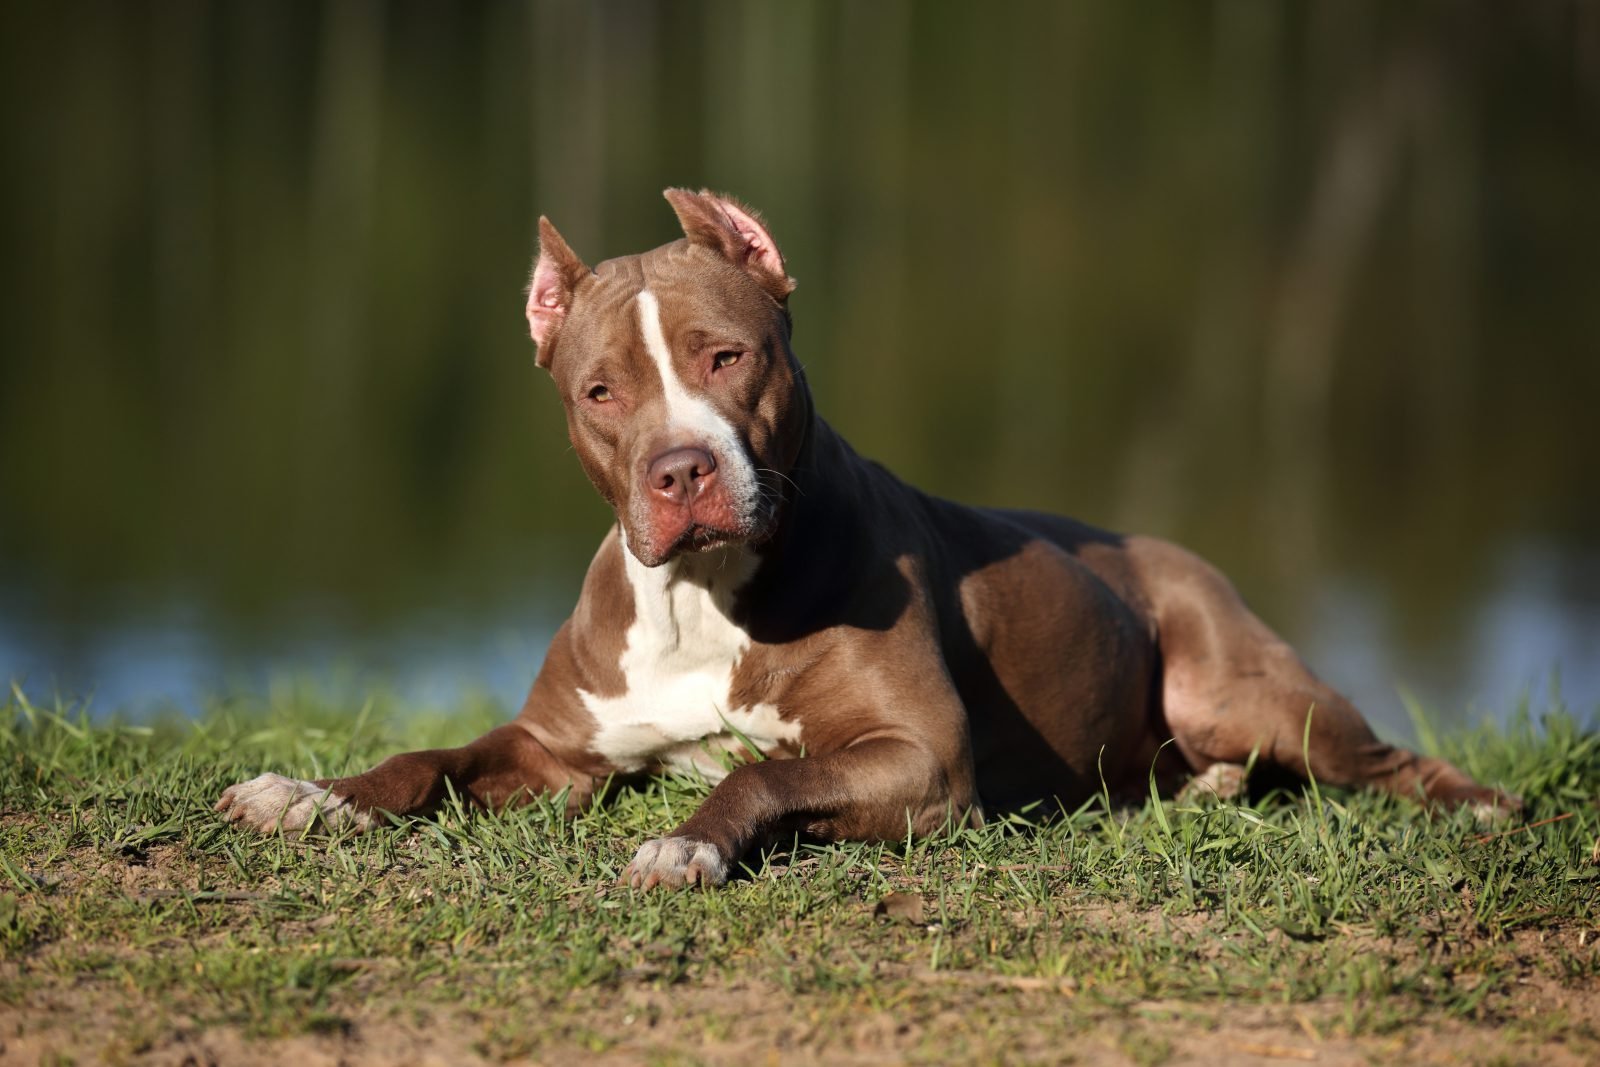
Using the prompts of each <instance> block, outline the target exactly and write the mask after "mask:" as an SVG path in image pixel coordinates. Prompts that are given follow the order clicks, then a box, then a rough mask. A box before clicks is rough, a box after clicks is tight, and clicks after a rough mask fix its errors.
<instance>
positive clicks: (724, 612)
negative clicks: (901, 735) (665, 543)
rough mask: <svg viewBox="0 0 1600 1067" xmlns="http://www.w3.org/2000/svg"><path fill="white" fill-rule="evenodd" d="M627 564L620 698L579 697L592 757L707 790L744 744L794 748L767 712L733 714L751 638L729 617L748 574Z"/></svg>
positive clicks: (704, 566)
mask: <svg viewBox="0 0 1600 1067" xmlns="http://www.w3.org/2000/svg"><path fill="white" fill-rule="evenodd" d="M628 562H629V564H630V566H629V568H628V571H629V579H630V581H631V582H632V584H633V593H634V619H633V622H632V624H631V625H630V626H629V627H628V631H627V634H626V643H625V645H624V648H623V652H622V656H621V659H620V661H619V663H618V666H619V668H620V670H621V673H622V677H623V683H624V690H623V692H622V693H621V694H619V695H615V696H601V695H598V694H596V693H591V692H588V691H585V690H579V695H580V696H581V697H582V699H583V703H584V706H585V707H586V708H588V710H589V712H590V714H592V715H593V716H594V719H595V733H594V738H593V740H592V741H591V742H590V744H591V747H593V748H594V750H595V751H596V752H597V753H598V754H599V755H600V756H602V757H603V758H604V759H606V760H607V761H608V762H610V763H612V764H614V765H615V766H617V767H618V768H620V769H621V770H624V771H627V772H634V771H640V770H644V769H646V768H649V767H651V766H661V767H666V768H668V769H673V770H689V769H691V768H694V769H698V770H699V771H700V772H701V773H703V774H705V775H706V776H707V777H709V778H712V779H713V780H715V779H718V778H721V777H722V775H723V774H725V773H726V766H725V765H726V763H727V759H726V757H725V756H724V755H723V754H724V753H744V752H746V749H747V744H746V742H748V743H749V745H752V746H754V747H755V748H757V749H758V750H760V751H762V752H763V753H770V752H772V751H773V750H775V749H777V748H778V747H779V746H780V745H782V744H784V743H786V742H787V743H794V742H796V741H798V739H799V736H800V724H799V723H797V722H788V721H785V720H784V719H783V718H782V717H781V716H780V715H779V714H778V709H777V707H776V706H775V705H771V704H763V703H756V704H750V705H742V706H734V705H733V701H732V689H733V682H734V677H735V673H736V672H737V670H738V668H739V663H740V660H741V659H743V657H744V654H745V652H746V650H748V649H749V647H750V636H749V634H747V633H746V632H745V631H744V630H743V629H742V628H741V627H740V626H739V625H738V624H737V623H735V622H734V621H733V620H732V618H731V617H730V612H731V606H732V600H733V595H734V593H735V592H737V589H738V586H739V585H740V584H742V583H743V581H744V580H745V579H746V578H747V577H748V573H749V569H750V568H751V567H753V564H749V563H746V562H745V560H744V557H732V558H730V559H728V560H726V561H718V560H715V559H713V560H701V559H696V560H695V561H694V563H695V564H698V566H697V567H696V568H695V570H692V571H691V570H690V569H689V565H685V564H684V562H683V561H678V565H676V566H675V565H674V564H672V563H669V564H667V565H664V566H662V567H656V568H650V569H646V568H643V567H640V566H637V565H634V564H633V561H632V559H631V557H630V558H629V560H628ZM717 562H721V563H722V564H723V565H722V566H716V567H713V566H711V564H713V563H717Z"/></svg>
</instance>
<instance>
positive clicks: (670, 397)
mask: <svg viewBox="0 0 1600 1067" xmlns="http://www.w3.org/2000/svg"><path fill="white" fill-rule="evenodd" d="M638 303H639V329H640V331H641V332H642V333H643V334H644V346H645V349H646V350H647V351H649V353H650V358H652V359H653V360H655V363H656V370H657V371H659V372H660V374H661V388H662V390H663V392H664V393H665V395H666V400H667V430H668V433H669V434H670V433H671V431H673V430H677V431H680V432H684V433H687V434H689V435H692V436H694V437H697V438H699V440H697V441H695V442H694V443H695V444H697V445H700V446H702V447H707V448H709V449H710V451H711V453H712V455H713V456H715V458H716V461H717V474H718V476H719V477H720V478H721V479H722V483H723V486H724V489H725V491H726V492H727V494H728V501H729V503H731V504H732V505H733V506H734V508H736V509H738V510H739V511H741V512H745V513H748V512H749V511H750V509H751V507H752V506H753V505H754V503H755V499H754V498H755V495H756V487H757V482H756V472H755V470H754V468H753V467H752V466H751V463H750V460H749V458H748V457H747V456H746V455H745V451H744V446H743V445H742V444H740V442H739V435H738V434H737V433H735V432H734V429H733V425H732V424H731V423H729V422H728V420H727V419H725V418H723V417H722V414H721V413H720V412H719V411H717V409H716V408H714V407H712V406H711V404H710V403H708V402H707V401H706V399H705V397H703V396H697V395H695V394H694V393H692V392H690V391H689V390H688V389H686V388H685V387H684V384H683V380H682V379H680V378H679V377H678V370H677V368H676V367H674V366H673V364H672V349H671V348H669V347H668V346H667V337H666V334H664V333H663V332H662V330H661V306H660V305H659V304H658V303H657V302H656V296H655V294H654V293H652V292H651V291H650V290H648V289H644V290H641V291H640V293H639V298H638Z"/></svg>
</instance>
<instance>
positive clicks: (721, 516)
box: [628, 490, 778, 567]
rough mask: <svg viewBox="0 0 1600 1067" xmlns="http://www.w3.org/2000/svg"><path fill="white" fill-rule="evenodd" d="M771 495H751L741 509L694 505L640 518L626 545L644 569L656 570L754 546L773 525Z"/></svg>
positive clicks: (773, 498) (722, 502)
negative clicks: (670, 563)
mask: <svg viewBox="0 0 1600 1067" xmlns="http://www.w3.org/2000/svg"><path fill="white" fill-rule="evenodd" d="M777 511H778V497H777V494H776V493H775V492H769V491H765V490H763V491H760V492H757V493H755V494H752V499H751V500H750V501H749V503H748V504H747V505H745V506H729V504H728V502H727V501H725V500H721V499H718V500H715V501H696V502H695V503H694V504H692V505H690V506H686V507H684V508H682V509H678V510H675V511H673V512H670V513H665V514H664V513H661V512H656V513H654V514H651V515H648V516H640V517H641V518H643V519H644V520H645V521H643V522H640V523H638V524H637V526H636V529H637V531H638V533H637V535H636V536H635V535H630V536H629V538H628V543H629V545H630V547H631V548H633V549H634V554H635V555H636V556H637V557H638V558H639V561H640V562H641V563H643V564H644V565H645V566H647V567H655V566H659V565H660V564H662V563H665V562H667V561H668V560H670V559H673V558H675V557H677V556H683V555H692V554H695V553H700V552H708V551H710V550H712V549H718V548H725V547H727V546H729V545H756V544H760V543H761V542H763V541H765V540H766V539H767V538H768V537H770V536H771V535H772V532H773V530H774V528H775V527H776V525H777Z"/></svg>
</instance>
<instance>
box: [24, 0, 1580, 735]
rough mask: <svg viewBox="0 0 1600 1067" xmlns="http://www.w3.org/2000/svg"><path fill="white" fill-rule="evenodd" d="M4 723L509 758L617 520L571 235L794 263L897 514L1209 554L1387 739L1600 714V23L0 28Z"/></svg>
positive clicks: (1019, 12)
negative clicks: (593, 463) (260, 690)
mask: <svg viewBox="0 0 1600 1067" xmlns="http://www.w3.org/2000/svg"><path fill="white" fill-rule="evenodd" d="M0 86H3V93H0V114H3V120H0V121H3V134H4V136H3V137H0V151H3V152H4V154H5V158H4V166H3V168H0V190H3V193H0V226H3V235H4V242H5V249H6V255H5V257H4V263H3V266H0V269H3V270H4V272H5V273H4V279H3V285H0V301H3V315H0V338H3V340H0V344H3V353H4V355H3V362H0V678H11V679H15V680H16V681H18V682H19V683H20V684H21V685H22V686H23V687H24V689H25V690H26V691H27V692H29V693H31V694H33V695H34V696H35V697H36V698H39V699H49V698H50V697H51V695H52V694H55V693H57V692H59V693H63V694H66V695H69V696H79V697H81V696H84V695H88V694H93V695H94V707H95V708H97V709H99V710H100V711H102V712H105V711H110V710H114V709H120V710H122V711H124V712H127V713H130V714H142V713H146V712H148V711H149V710H151V709H153V708H157V707H161V706H168V705H172V704H176V705H177V706H178V707H180V708H182V709H185V710H191V711H192V710H194V709H196V708H198V707H199V706H200V705H201V703H202V702H203V700H204V699H205V696H206V694H208V693H216V692H223V691H235V692H237V691H239V689H240V688H241V687H243V688H246V689H248V688H249V687H252V686H262V685H265V684H267V680H268V679H270V678H273V677H281V676H283V675H285V674H299V675H301V676H309V677H313V678H322V679H325V680H329V681H330V684H335V685H340V686H345V687H347V688H348V690H349V691H350V692H351V693H352V694H359V693H360V692H361V691H362V690H363V688H364V687H370V686H385V687H388V688H390V689H391V690H393V691H395V692H398V693H400V694H402V695H404V696H406V697H407V698H409V699H412V700H417V701H423V702H428V703H431V704H433V705H437V706H438V707H439V708H441V709H445V708H448V707H449V706H450V704H451V703H452V702H455V701H457V700H460V699H462V698H463V697H464V695H465V694H467V693H470V692H487V693H489V694H490V695H492V696H494V697H496V698H498V699H500V700H502V701H504V702H505V703H506V704H508V705H513V706H514V705H515V704H516V703H517V702H518V701H520V699H521V696H522V694H523V693H524V692H525V689H526V686H527V684H528V682H529V681H530V680H531V678H532V676H533V674H534V671H535V670H536V668H537V666H538V664H539V660H540V657H541V655H542V652H543V648H544V645H545V642H546V641H547V639H548V636H549V634H550V633H551V632H552V630H553V628H554V627H555V625H557V624H558V623H559V621H560V620H561V618H562V617H563V616H564V614H565V613H566V611H567V610H568V609H569V608H570V605H571V603H572V601H573V599H574V597H575V595H576V591H577V588H578V584H579V581H580V578H581V575H582V572H583V568H584V566H585V564H586V562H587V560H588V558H589V556H590V554H591V553H592V551H593V548H594V546H595V544H596V543H597V541H598V539H599V537H600V536H601V534H602V532H603V531H604V529H605V527H606V525H607V524H608V521H609V516H608V513H607V511H606V510H605V508H604V506H603V505H602V504H601V503H600V501H599V500H598V498H596V497H595V495H594V494H593V492H592V490H591V489H590V488H589V487H588V485H587V483H586V482H585V481H584V480H583V477H582V474H581V472H580V471H579V469H578V465H577V463H576V462H575V461H574V459H573V457H572V456H571V455H570V453H569V450H568V446H567V444H566V439H565V427H564V424H563V421H562V418H561V415H560V409H559V405H558V403H557V401H556V398H555V396H554V393H553V390H552V389H551V388H550V387H549V385H548V383H547V382H546V380H545V378H544V375H543V374H542V372H539V371H537V370H536V369H535V367H534V365H533V358H532V357H533V351H532V346H531V345H530V343H529V342H528V340H527V337H526V334H525V332H524V325H523V320H522V314H521V306H522V293H521V291H520V289H521V286H522V285H523V283H524V281H525V279H526V276H527V271H528V266H529V263H530V258H531V255H532V252H533V246H534V221H535V219H536V218H537V215H538V214H539V213H540V212H543V213H546V214H548V215H550V216H551V217H552V219H554V220H555V222H556V224H557V225H558V226H559V227H560V228H561V229H562V232H563V233H564V234H565V235H566V237H567V238H568V240H569V241H570V242H571V243H572V245H573V246H574V247H575V248H576V249H577V250H578V251H579V252H580V254H582V255H583V256H585V257H586V258H587V259H588V260H589V261H590V262H597V261H599V260H600V259H603V258H606V257H608V256H611V255H617V254H622V253H626V252H631V251H637V250H642V249H643V248H646V247H650V246H653V245H655V244H658V243H661V242H663V241H666V240H670V239H672V238H673V237H675V236H676V230H675V224H674V221H673V218H672V215H671V212H670V211H669V209H668V208H667V205H666V204H665V203H664V202H663V201H662V200H661V199H660V195H659V193H660V190H661V188H662V187H664V186H666V185H669V184H684V185H691V186H710V187H713V188H716V189H720V190H727V191H732V192H734V193H736V194H737V195H739V196H741V197H742V198H744V199H746V200H748V201H750V202H752V203H754V204H755V205H757V206H758V207H760V208H761V209H762V210H763V211H765V212H766V214H767V216H768V219H769V221H770V222H771V223H772V225H773V227H774V229H775V232H776V233H777V236H778V239H779V241H780V243H781V244H782V245H783V247H784V249H785V251H786V253H787V256H788V258H789V262H790V267H791V271H792V273H793V274H794V275H795V276H796V277H797V278H798V279H799V281H800V288H799V290H798V292H797V293H796V295H795V297H794V303H793V307H794V310H795V314H796V318H797V323H798V326H797V332H796V337H795V344H796V348H797V350H798V351H799V353H800V354H801V357H802V359H803V360H804V361H805V363H806V366H807V368H808V371H809V374H810V377H811V381H812V384H813V387H814V389H815V391H816V393H817V395H818V397H819V402H820V405H821V409H822V411H823V412H824V413H825V414H826V415H827V416H828V417H829V418H830V419H831V421H833V423H834V424H835V425H836V426H837V427H839V428H840V429H841V430H842V431H843V432H844V433H845V434H846V435H847V436H848V437H849V438H851V440H852V441H853V442H854V443H855V444H856V446H857V447H858V448H859V449H861V450H862V451H864V452H865V453H867V454H869V455H872V456H874V457H877V458H880V459H882V460H884V461H886V462H887V463H888V464H890V465H891V466H892V467H893V468H895V469H896V470H897V471H898V472H900V473H901V474H902V475H904V476H905V477H907V478H909V479H910V480H912V481H914V482H916V483H917V484H919V485H921V486H923V487H925V488H928V489H930V490H933V491H936V492H938V493H941V494H943V495H948V496H953V497H957V498H961V499H965V500H969V501H974V502H984V503H993V504H1016V505H1029V506H1036V507H1041V508H1048V509H1053V510H1059V511H1066V512H1070V513H1072V514H1075V515H1077V516H1079V517H1082V518H1085V519H1088V520H1090V521H1094V522H1098V523H1101V524H1106V525H1110V526H1113V527H1116V528H1120V529H1129V530H1139V531H1145V532H1152V533H1158V534H1162V535H1165V536H1168V537H1172V538H1176V539H1178V540H1181V541H1183V542H1185V543H1187V544H1189V545H1191V546H1192V547H1194V548H1196V549H1198V550H1199V551H1201V552H1202V553H1204V554H1205V555H1207V556H1209V557H1210V558H1211V559H1213V560H1214V561H1215V562H1217V563H1218V564H1220V565H1221V566H1222V567H1223V568H1224V569H1225V570H1227V571H1228V572H1229V573H1230V574H1231V575H1232V576H1233V577H1234V578H1235V580H1236V581H1237V583H1238V584H1239V586H1240V587H1241V589H1242V590H1243V591H1244V593H1245V595H1246V597H1247V598H1248V599H1249V600H1250V601H1251V602H1252V603H1253V604H1254V606H1255V607H1256V608H1257V609H1258V610H1259V611H1260V613H1261V614H1262V615H1264V616H1265V617H1266V618H1267V619H1268V620H1269V621H1270V622H1271V623H1272V624H1273V625H1275V626H1276V627H1278V628H1279V629H1280V630H1281V631H1282V632H1284V633H1285V634H1286V635H1287V636H1289V637H1290V638H1291V639H1292V640H1294V641H1295V642H1296V643H1297V644H1298V645H1299V646H1300V647H1301V648H1302V649H1303V650H1304V651H1305V652H1306V654H1307V656H1308V658H1309V659H1310V660H1311V661H1312V663H1313V665H1314V666H1316V667H1317V668H1318V669H1319V670H1320V672H1321V673H1322V674H1324V675H1325V676H1326V677H1328V678H1329V679H1330V680H1332V681H1333V682H1335V683H1336V684H1338V685H1340V686H1342V687H1343V688H1345V689H1346V690H1347V691H1350V692H1351V693H1352V694H1353V695H1355V696H1356V697H1357V698H1358V700H1359V701H1361V702H1362V703H1363V704H1364V705H1365V707H1366V708H1367V710H1368V711H1369V713H1370V714H1371V716H1372V717H1373V718H1374V719H1375V720H1376V721H1378V722H1379V723H1380V724H1382V725H1383V726H1384V728H1385V729H1386V730H1387V732H1389V733H1391V734H1399V735H1402V736H1403V735H1405V734H1406V733H1408V732H1409V726H1408V725H1407V723H1406V718H1405V713H1404V711H1403V710H1402V704H1401V700H1400V697H1399V692H1400V690H1401V688H1402V687H1404V688H1405V689H1406V690H1408V691H1409V692H1411V693H1413V694H1415V695H1416V696H1417V697H1418V698H1419V699H1420V700H1421V701H1422V702H1423V703H1424V704H1426V705H1427V706H1428V707H1429V708H1431V709H1433V710H1434V712H1435V713H1436V714H1437V715H1438V716H1439V717H1441V718H1442V719H1443V720H1445V721H1446V722H1447V723H1449V722H1464V721H1468V720H1471V719H1473V718H1476V717H1479V716H1483V715H1496V714H1505V713H1507V712H1508V711H1509V709H1511V708H1512V707H1514V706H1515V704H1516V702H1517V699H1518V697H1519V694H1524V693H1528V692H1531V693H1533V694H1534V702H1535V706H1536V707H1539V706H1542V705H1543V703H1544V702H1545V700H1546V698H1547V694H1548V689H1549V686H1550V685H1551V680H1552V677H1553V673H1554V672H1557V671H1558V672H1559V678H1560V687H1561V689H1562V690H1563V691H1564V693H1565V696H1566V699H1567V701H1568V702H1569V703H1570V704H1572V705H1573V706H1574V707H1575V708H1576V709H1577V710H1578V711H1579V712H1580V714H1586V713H1588V712H1590V711H1592V710H1593V709H1594V708H1595V707H1596V706H1597V705H1600V477H1597V475H1600V419H1597V417H1596V410H1595V409H1596V405H1597V402H1600V358H1597V357H1600V341H1597V338H1600V4H1596V3H1586V2H1576V0H1575V2H1558V0H1537V2H1528V3H1520V4H1499V3H1445V2H1438V3H1428V2H1421V3H1392V2H1387V0H1330V2H1326V3H1257V2H1253V0H1237V2H1228V3H1198V2H1197V3H1174V4H1164V5H1156V4H1130V3H1123V2H1104V3H1088V2H1084V3H1007V4H965V3H923V2H918V3H911V2H909V0H901V2H891V0H883V2H873V3H846V2H835V3H776V2H726V3H661V4H658V3H650V2H644V0H637V2H634V0H602V2H592V3H541V4H532V5H522V4H513V3H494V4H441V3H424V2H416V3H392V4H379V3H364V2H358V0H341V2H339V3H327V4H311V3H288V2H284V3H271V4H250V3H227V4H224V3H216V4H209V3H198V2H180V0H163V2H152V3H136V2H114V3H100V4H83V3H71V2H61V3H50V4H9V5H6V6H5V8H4V9H3V11H0Z"/></svg>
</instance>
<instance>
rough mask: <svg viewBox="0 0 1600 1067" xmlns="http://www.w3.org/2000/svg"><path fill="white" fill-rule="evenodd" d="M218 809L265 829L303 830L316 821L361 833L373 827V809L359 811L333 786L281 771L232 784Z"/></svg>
mask: <svg viewBox="0 0 1600 1067" xmlns="http://www.w3.org/2000/svg"><path fill="white" fill-rule="evenodd" d="M217 810H218V811H222V812H226V813H227V818H228V821H229V822H233V823H239V824H241V825H244V826H248V827H250V828H251V829H252V830H260V831H262V832H270V831H273V830H282V831H284V832H285V833H300V832H303V831H305V830H307V829H309V828H310V827H311V825H312V824H313V823H316V824H318V825H319V826H321V827H323V828H325V829H328V830H334V831H337V830H349V829H353V830H356V831H358V832H359V831H362V830H366V829H368V828H369V827H371V826H372V813H371V812H370V811H357V810H356V808H355V806H354V805H353V804H351V803H350V801H349V800H348V799H347V798H345V797H342V796H340V795H339V794H338V793H335V792H334V791H333V790H331V789H324V788H322V787H321V786H319V785H317V784H316V783H314V782H305V781H301V780H299V779H296V778H285V777H284V776H283V775H281V774H263V775H260V776H259V777H256V778H252V779H250V780H249V781H248V782H240V783H239V784H238V785H234V786H229V787H228V788H227V789H226V790H224V791H223V793H222V799H221V800H219V801H218V802H217Z"/></svg>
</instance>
